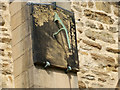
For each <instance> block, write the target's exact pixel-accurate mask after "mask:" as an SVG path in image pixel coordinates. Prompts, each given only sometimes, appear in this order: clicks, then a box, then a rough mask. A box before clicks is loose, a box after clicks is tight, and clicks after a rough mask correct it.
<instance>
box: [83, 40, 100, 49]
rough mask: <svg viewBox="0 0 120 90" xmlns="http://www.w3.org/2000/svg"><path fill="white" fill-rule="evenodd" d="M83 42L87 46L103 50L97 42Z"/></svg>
mask: <svg viewBox="0 0 120 90" xmlns="http://www.w3.org/2000/svg"><path fill="white" fill-rule="evenodd" d="M83 42H84V43H85V44H87V45H90V46H93V47H95V48H98V49H101V48H102V46H101V45H100V44H98V43H96V42H92V41H88V40H83Z"/></svg>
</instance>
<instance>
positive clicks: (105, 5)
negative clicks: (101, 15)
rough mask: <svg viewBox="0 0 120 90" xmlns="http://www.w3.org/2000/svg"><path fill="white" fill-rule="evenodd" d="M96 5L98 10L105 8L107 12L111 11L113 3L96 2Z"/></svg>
mask: <svg viewBox="0 0 120 90" xmlns="http://www.w3.org/2000/svg"><path fill="white" fill-rule="evenodd" d="M95 5H96V8H97V9H98V10H103V11H105V12H107V13H111V4H110V3H109V2H96V3H95Z"/></svg>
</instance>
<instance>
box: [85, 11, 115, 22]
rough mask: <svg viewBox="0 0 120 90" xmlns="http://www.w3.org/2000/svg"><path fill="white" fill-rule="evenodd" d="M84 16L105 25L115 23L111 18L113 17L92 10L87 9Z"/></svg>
mask: <svg viewBox="0 0 120 90" xmlns="http://www.w3.org/2000/svg"><path fill="white" fill-rule="evenodd" d="M84 15H85V16H86V17H87V18H88V19H92V20H96V21H100V22H103V23H105V24H113V23H114V20H113V19H112V18H111V16H108V15H107V14H105V13H102V12H96V11H91V10H88V9H85V10H84Z"/></svg>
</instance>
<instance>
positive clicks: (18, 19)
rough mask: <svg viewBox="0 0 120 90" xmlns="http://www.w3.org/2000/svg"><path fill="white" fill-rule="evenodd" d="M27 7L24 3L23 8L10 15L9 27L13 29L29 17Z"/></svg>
mask: <svg viewBox="0 0 120 90" xmlns="http://www.w3.org/2000/svg"><path fill="white" fill-rule="evenodd" d="M28 12H29V9H28V6H27V5H26V6H25V7H24V8H22V9H21V10H19V11H18V12H17V13H16V14H15V15H13V16H12V17H11V29H12V30H14V29H15V28H17V27H18V26H20V25H21V24H22V23H24V22H25V21H26V20H27V19H28V18H29V15H28V14H29V13H28Z"/></svg>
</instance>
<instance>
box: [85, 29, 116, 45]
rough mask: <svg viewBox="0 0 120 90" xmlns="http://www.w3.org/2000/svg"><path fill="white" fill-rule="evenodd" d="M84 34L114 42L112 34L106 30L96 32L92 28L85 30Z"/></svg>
mask: <svg viewBox="0 0 120 90" xmlns="http://www.w3.org/2000/svg"><path fill="white" fill-rule="evenodd" d="M85 35H86V36H87V37H89V38H94V39H99V40H102V41H104V42H108V43H115V40H114V38H113V36H112V35H111V34H109V33H107V32H97V31H92V30H86V31H85Z"/></svg>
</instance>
